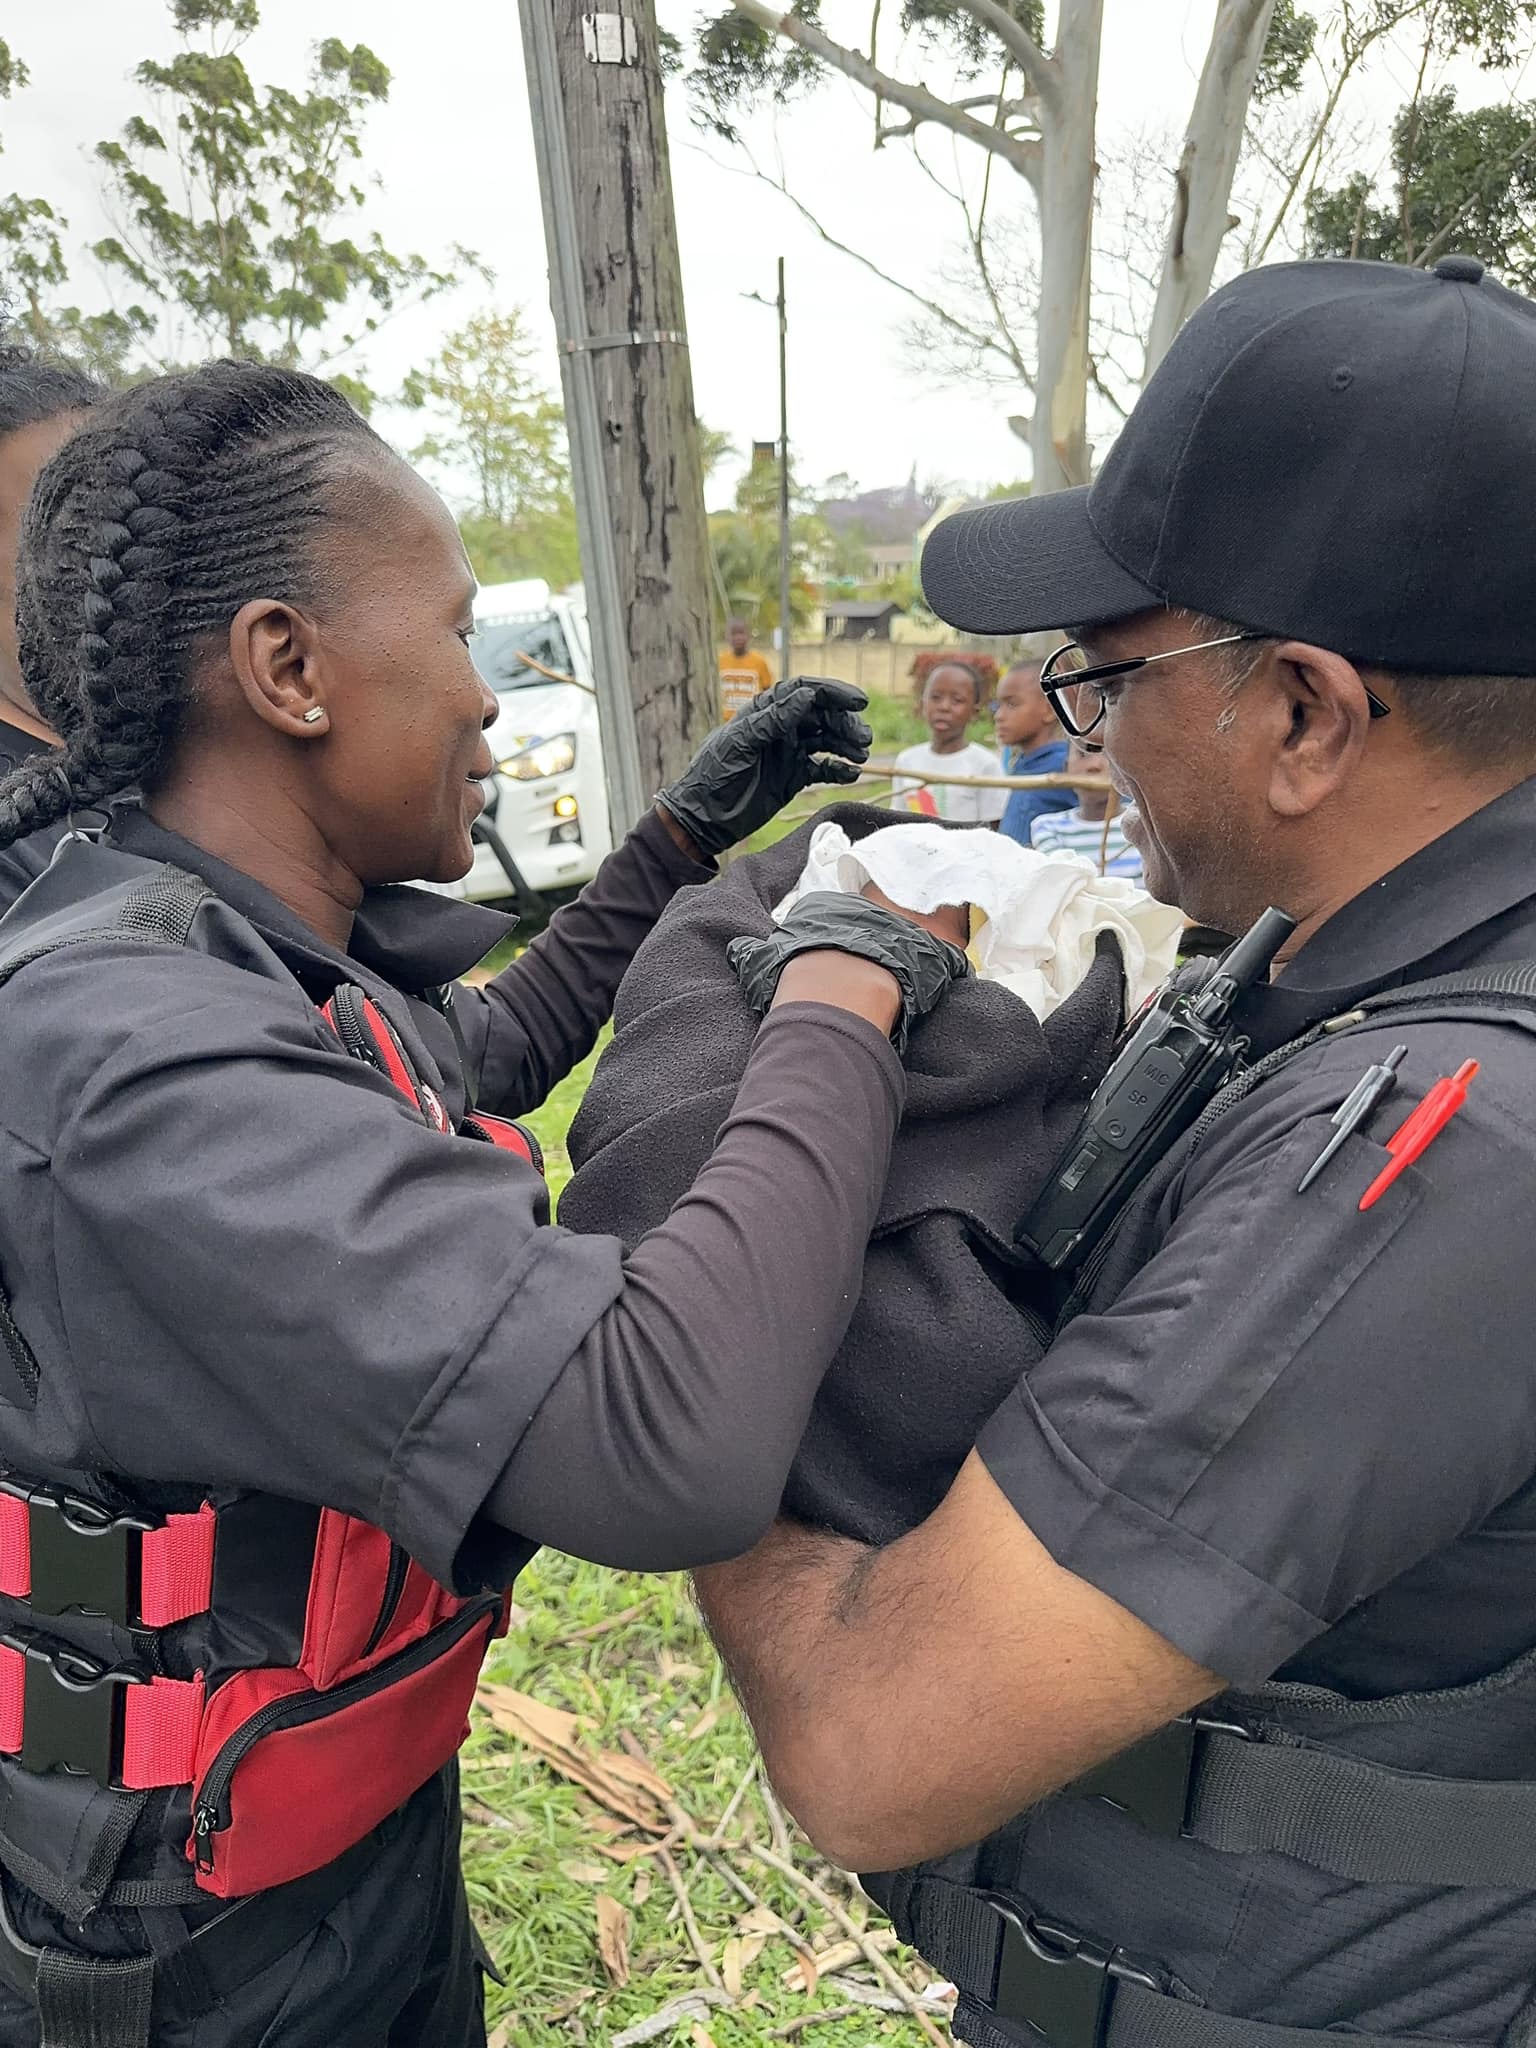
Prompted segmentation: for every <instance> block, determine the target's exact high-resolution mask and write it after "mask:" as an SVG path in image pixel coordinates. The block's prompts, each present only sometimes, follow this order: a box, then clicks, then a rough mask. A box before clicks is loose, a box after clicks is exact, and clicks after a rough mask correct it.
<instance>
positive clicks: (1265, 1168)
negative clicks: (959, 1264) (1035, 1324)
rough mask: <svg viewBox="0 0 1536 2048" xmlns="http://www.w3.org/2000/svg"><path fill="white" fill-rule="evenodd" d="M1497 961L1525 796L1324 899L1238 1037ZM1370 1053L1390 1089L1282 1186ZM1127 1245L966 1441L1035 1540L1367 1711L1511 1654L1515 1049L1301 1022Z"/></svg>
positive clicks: (1422, 1030) (1524, 1085) (1200, 1653)
mask: <svg viewBox="0 0 1536 2048" xmlns="http://www.w3.org/2000/svg"><path fill="white" fill-rule="evenodd" d="M1515 960H1536V781H1531V782H1526V783H1524V784H1522V785H1521V786H1520V787H1519V788H1517V789H1515V790H1513V791H1511V792H1510V793H1509V794H1508V795H1506V796H1504V797H1502V798H1500V799H1499V800H1498V801H1497V802H1495V803H1492V804H1490V805H1488V806H1487V808H1486V809H1484V810H1482V811H1480V812H1479V813H1477V814H1476V815H1475V816H1474V817H1472V818H1470V819H1469V820H1467V821H1466V822H1465V823H1464V824H1462V825H1460V826H1458V827H1457V828H1456V829H1455V830H1454V831H1452V832H1449V833H1447V834H1446V835H1445V836H1444V837H1442V838H1440V839H1437V840H1436V841H1434V842H1433V844H1431V845H1430V846H1428V847H1426V848H1425V849H1424V850H1423V851H1422V852H1420V853H1419V854H1417V855H1415V856H1414V858H1413V859H1411V860H1409V861H1407V862H1405V863H1404V864H1403V865H1402V866H1401V867H1399V868H1397V869H1395V870H1394V871H1393V872H1392V873H1391V874H1389V875H1387V876H1386V877H1385V878H1384V879H1383V880H1382V881H1380V882H1378V883H1376V884H1375V885H1374V886H1373V887H1372V888H1370V889H1368V890H1366V891H1365V892H1364V893H1363V894H1362V895H1360V896H1358V897H1356V898H1355V899H1354V900H1353V901H1352V902H1350V903H1349V904H1347V905H1346V906H1345V907H1344V908H1343V909H1342V910H1341V911H1339V912H1338V913H1337V914H1336V915H1335V916H1334V917H1332V918H1331V919H1330V920H1329V921H1328V923H1327V924H1326V925H1325V926H1324V927H1323V928H1322V930H1320V931H1319V932H1318V933H1317V934H1316V936H1315V937H1314V938H1313V939H1312V940H1311V941H1310V942H1309V943H1308V944H1307V945H1306V946H1305V947H1304V948H1303V950H1302V951H1301V952H1300V953H1299V954H1298V955H1297V956H1296V958H1295V960H1294V961H1293V962H1292V963H1291V964H1290V965H1289V966H1288V967H1287V968H1286V970H1285V971H1284V974H1283V977H1282V979H1280V980H1279V981H1278V982H1277V983H1276V984H1275V985H1273V986H1272V987H1270V988H1266V989H1261V990H1258V991H1255V993H1254V996H1253V998H1252V999H1251V1004H1250V1007H1249V1009H1248V1011H1247V1013H1246V1015H1245V1017H1244V1023H1245V1025H1246V1027H1247V1028H1248V1029H1249V1030H1250V1031H1251V1033H1252V1036H1253V1038H1254V1041H1255V1045H1256V1049H1257V1050H1258V1051H1263V1050H1265V1049H1267V1048H1269V1047H1271V1046H1275V1045H1280V1044H1283V1043H1285V1042H1287V1041H1289V1040H1290V1039H1291V1038H1293V1037H1295V1036H1296V1035H1297V1034H1298V1033H1299V1032H1300V1031H1302V1030H1303V1029H1305V1028H1306V1026H1307V1025H1309V1024H1310V1023H1312V1022H1314V1021H1319V1020H1321V1019H1324V1018H1328V1017H1333V1016H1336V1015H1339V1014H1341V1013H1342V1012H1344V1011H1346V1010H1347V1009H1348V1008H1349V1007H1350V1005H1351V1003H1352V1002H1354V1001H1356V1000H1357V999H1358V998H1359V997H1360V996H1362V995H1365V994H1368V993H1371V992H1373V991H1375V990H1378V989H1382V988H1387V987H1395V986H1401V985H1402V984H1404V983H1406V982H1409V981H1417V980H1421V979H1424V978H1426V977H1428V976H1430V975H1434V974H1441V973H1448V972H1451V971H1452V970H1454V969H1459V968H1463V967H1468V966H1471V965H1474V964H1480V963H1484V962H1488V961H1515ZM1399 1042H1400V1043H1406V1044H1407V1046H1408V1048H1409V1050H1408V1055H1407V1058H1406V1059H1405V1060H1404V1062H1403V1065H1402V1069H1401V1075H1400V1080H1399V1085H1398V1087H1397V1089H1396V1091H1395V1093H1394V1094H1392V1095H1391V1096H1389V1097H1388V1099H1387V1101H1386V1102H1385V1103H1384V1104H1383V1105H1382V1106H1381V1108H1380V1109H1378V1111H1377V1112H1376V1114H1375V1116H1374V1117H1373V1118H1372V1119H1371V1121H1370V1123H1369V1125H1368V1127H1367V1130H1366V1132H1365V1133H1364V1134H1363V1135H1361V1136H1357V1137H1354V1138H1352V1139H1350V1140H1349V1142H1348V1143H1347V1144H1346V1145H1345V1146H1344V1147H1343V1149H1342V1151H1341V1152H1340V1154H1339V1155H1338V1157H1337V1158H1336V1159H1335V1160H1334V1161H1333V1163H1332V1164H1331V1165H1330V1166H1329V1168H1328V1169H1327V1171H1326V1172H1325V1174H1324V1175H1323V1176H1322V1178H1321V1179H1320V1180H1318V1181H1317V1182H1315V1183H1314V1184H1313V1185H1312V1187H1310V1188H1309V1189H1308V1191H1307V1192H1306V1194H1305V1195H1298V1194H1297V1192H1296V1187H1297V1182H1298V1181H1299V1180H1300V1179H1301V1177H1302V1174H1303V1172H1304V1171H1305V1169H1306V1167H1307V1166H1308V1165H1309V1164H1310V1162H1311V1161H1312V1160H1313V1159H1314V1158H1315V1157H1316V1155H1317V1153H1318V1152H1319V1151H1320V1150H1321V1148H1322V1146H1323V1144H1324V1142H1325V1140H1326V1139H1327V1137H1328V1136H1329V1118H1330V1117H1331V1116H1332V1114H1333V1111H1334V1110H1335V1109H1336V1108H1337V1107H1338V1105H1339V1103H1340V1102H1341V1101H1342V1100H1343V1098H1344V1096H1345V1095H1346V1094H1347V1093H1348V1091H1349V1089H1350V1088H1351V1087H1352V1086H1353V1085H1354V1083H1355V1081H1357V1080H1358V1079H1359V1077H1360V1075H1361V1073H1362V1072H1363V1071H1364V1069H1365V1068H1366V1066H1367V1065H1368V1064H1369V1063H1370V1062H1371V1061H1373V1060H1377V1059H1380V1058H1381V1057H1382V1056H1383V1054H1384V1053H1385V1052H1386V1051H1387V1049H1388V1048H1389V1047H1390V1046H1391V1045H1392V1044H1394V1043H1399ZM1465 1059H1477V1060H1480V1061H1481V1062H1482V1071H1481V1073H1480V1074H1479V1076H1478V1077H1477V1079H1476V1080H1475V1081H1474V1083H1473V1084H1472V1088H1471V1092H1470V1094H1469V1096H1468V1099H1467V1103H1466V1106H1465V1107H1464V1108H1463V1109H1462V1110H1461V1112H1460V1113H1459V1114H1458V1115H1457V1116H1456V1117H1455V1118H1454V1120H1453V1121H1452V1122H1451V1124H1450V1125H1449V1126H1448V1128H1447V1129H1446V1130H1445V1131H1443V1132H1442V1133H1441V1135H1440V1136H1439V1138H1438V1139H1437V1140H1436V1141H1435V1143H1434V1144H1433V1145H1432V1146H1431V1147H1430V1149H1429V1151H1428V1152H1427V1153H1426V1154H1425V1155H1424V1156H1423V1158H1422V1159H1421V1160H1420V1161H1419V1163H1418V1164H1417V1165H1415V1166H1413V1167H1410V1168H1409V1169H1408V1171H1407V1172H1406V1173H1405V1174H1404V1175H1403V1176H1402V1178H1401V1179H1400V1180H1398V1181H1397V1183H1396V1184H1395V1185H1394V1186H1393V1187H1392V1188H1391V1189H1390V1190H1389V1191H1388V1193H1387V1194H1386V1195H1385V1196H1383V1197H1382V1198H1381V1200H1380V1201H1379V1202H1378V1203H1377V1204H1376V1206H1375V1207H1374V1208H1372V1209H1371V1210H1369V1211H1368V1212H1367V1213H1365V1214H1363V1215H1362V1214H1360V1213H1359V1210H1358V1203H1359V1199H1360V1196H1361V1195H1362V1194H1363V1192H1364V1191H1365V1189H1366V1187H1367V1186H1368V1185H1369V1184H1370V1182H1371V1180H1372V1179H1374V1177H1375V1175H1376V1174H1377V1172H1378V1171H1379V1170H1380V1169H1381V1167H1382V1166H1383V1165H1384V1164H1385V1163H1386V1161H1387V1154H1386V1152H1385V1151H1384V1149H1383V1146H1384V1143H1385V1140H1386V1139H1387V1138H1388V1137H1389V1136H1390V1135H1391V1134H1392V1132H1393V1131H1395V1130H1396V1129H1397V1127H1398V1125H1399V1124H1400V1123H1401V1122H1402V1120H1403V1119H1404V1118H1405V1117H1406V1116H1407V1114H1408V1112H1409V1110H1410V1109H1411V1108H1412V1107H1413V1106H1414V1105H1415V1104H1416V1103H1417V1102H1418V1101H1419V1100H1420V1099H1421V1098H1422V1096H1423V1095H1424V1094H1425V1092H1426V1091H1427V1090H1428V1088H1429V1087H1430V1085H1431V1083H1432V1082H1433V1081H1435V1080H1436V1079H1437V1078H1438V1077H1439V1076H1441V1075H1443V1074H1449V1073H1452V1072H1453V1071H1454V1070H1455V1069H1456V1067H1458V1066H1459V1065H1460V1064H1461V1062H1462V1061H1463V1060H1465ZM1157 1230H1158V1239H1157V1242H1156V1244H1155V1247H1154V1250H1153V1253H1152V1256H1151V1258H1150V1259H1149V1260H1148V1262H1147V1263H1146V1264H1145V1265H1144V1266H1142V1267H1141V1269H1140V1270H1139V1271H1138V1272H1137V1274H1136V1275H1135V1277H1134V1278H1133V1279H1132V1280H1131V1282H1130V1283H1129V1285H1128V1286H1126V1287H1125V1289H1124V1290H1123V1291H1122V1293H1121V1294H1120V1295H1119V1297H1118V1299H1116V1300H1115V1301H1114V1303H1113V1305H1112V1306H1111V1307H1109V1308H1108V1310H1107V1311H1104V1312H1101V1313H1097V1314H1093V1315H1084V1316H1081V1317H1079V1318H1078V1319H1077V1321H1075V1322H1073V1323H1072V1324H1070V1325H1069V1326H1068V1328H1067V1329H1066V1330H1065V1331H1064V1332H1063V1334H1062V1335H1061V1336H1060V1337H1059V1338H1058V1340H1057V1342H1056V1343H1055V1344H1054V1345H1053V1346H1052V1348H1051V1350H1050V1351H1049V1352H1048V1353H1047V1355H1046V1357H1045V1358H1044V1359H1043V1360H1042V1361H1041V1363H1040V1364H1039V1365H1038V1366H1037V1367H1036V1368H1035V1369H1034V1371H1033V1372H1032V1373H1031V1375H1030V1376H1029V1379H1028V1381H1027V1383H1023V1384H1021V1385H1020V1386H1019V1387H1018V1388H1017V1389H1016V1391H1015V1392H1014V1393H1013V1394H1012V1395H1011V1396H1010V1398H1009V1399H1008V1401H1007V1402H1006V1403H1005V1404H1004V1405H1003V1407H1002V1408H1001V1409H1000V1410H999V1411H998V1413H997V1414H996V1415H995V1416H994V1417H993V1418H992V1420H991V1422H990V1423H989V1424H988V1425H987V1428H986V1430H985V1432H984V1434H983V1436H982V1439H981V1446H980V1448H981V1453H982V1456H983V1458H984V1459H985V1461H986V1464H987V1467H988V1469H989V1471H990V1472H991V1474H992V1476H993V1478H994V1479H995V1480H996V1481H997V1483H998V1484H999V1486H1001V1487H1002V1488H1003V1490H1004V1491H1005V1492H1006V1493H1007V1494H1008V1496H1009V1498H1010V1499H1011V1500H1012V1502H1013V1503H1014V1505H1015V1506H1016V1507H1017V1508H1018V1511H1019V1513H1020V1515H1021V1516H1022V1517H1023V1518H1024V1520H1025V1521H1026V1522H1027V1523H1028V1524H1029V1526H1030V1528H1031V1529H1032V1530H1033V1531H1034V1532H1035V1534H1036V1535H1037V1536H1038V1537H1039V1538H1040V1540H1041V1541H1042V1542H1043V1543H1044V1544H1045V1545H1046V1546H1047V1548H1048V1549H1049V1550H1050V1551H1051V1553H1052V1555H1053V1556H1054V1557H1055V1558H1056V1559H1057V1560H1058V1561H1059V1562H1060V1563H1061V1564H1062V1565H1064V1566H1065V1567H1066V1568H1067V1569H1069V1570H1070V1571H1072V1572H1074V1573H1076V1574H1077V1575H1078V1576H1079V1577H1081V1578H1084V1579H1087V1580H1088V1581H1089V1582H1090V1583H1092V1584H1093V1585H1096V1586H1098V1587H1099V1588H1100V1589H1101V1590H1102V1591H1104V1592H1106V1593H1108V1594H1109V1595H1110V1596H1111V1597H1112V1598H1113V1599H1115V1600H1117V1601H1119V1602H1120V1603H1121V1604H1122V1605H1123V1606H1125V1607H1127V1608H1129V1609H1130V1610H1131V1611H1132V1612H1133V1613H1135V1614H1137V1615H1139V1616H1140V1617H1141V1619H1142V1620H1144V1621H1146V1622H1147V1623H1148V1624H1149V1625H1150V1626H1151V1627H1153V1628H1155V1629H1156V1630H1158V1632H1159V1633H1160V1634H1162V1635H1163V1636H1164V1637H1166V1638H1167V1639H1168V1640H1169V1641H1170V1642H1172V1643H1173V1644H1175V1645H1176V1646H1177V1647H1178V1648H1179V1649H1181V1650H1182V1651H1184V1652H1185V1654H1186V1655H1187V1656H1189V1657H1191V1658H1193V1659H1195V1660H1196V1661H1197V1662H1198V1663H1201V1664H1204V1665H1206V1666H1207V1667H1208V1668H1210V1669H1211V1670H1213V1671H1216V1672H1217V1673H1219V1674H1220V1675H1221V1676H1222V1677H1223V1678H1226V1679H1228V1680H1231V1681H1233V1682H1237V1683H1249V1682H1253V1681H1257V1680H1260V1679H1263V1678H1267V1677H1269V1676H1271V1675H1275V1674H1278V1675H1279V1676H1281V1677H1283V1678H1286V1679H1292V1680H1298V1681H1305V1682H1307V1683H1311V1684H1318V1685H1326V1686H1331V1687H1337V1688H1339V1689H1341V1690H1344V1691H1347V1692H1350V1693H1353V1694H1357V1695H1360V1696H1372V1697H1379V1696H1382V1695H1385V1694H1388V1693H1393V1692H1398V1691H1404V1690H1410V1689H1414V1688H1419V1687H1434V1686H1449V1685H1457V1684H1461V1683H1464V1682H1467V1681H1469V1680H1471V1679H1473V1678H1476V1677H1479V1676H1482V1675H1484V1674H1486V1673H1488V1672H1490V1671H1492V1670H1494V1669H1496V1668H1497V1667H1499V1666H1501V1665H1503V1664H1505V1663H1507V1662H1508V1661H1509V1660H1510V1659H1512V1658H1513V1657H1515V1656H1516V1655H1517V1654H1519V1653H1520V1652H1521V1651H1523V1650H1526V1649H1528V1648H1529V1647H1530V1646H1531V1644H1532V1643H1533V1642H1536V1610H1533V1607H1532V1601H1531V1586H1532V1583H1533V1578H1532V1574H1533V1571H1536V1036H1531V1035H1529V1034H1527V1033H1526V1032H1525V1031H1523V1030H1520V1029H1518V1028H1511V1027H1510V1026H1509V1025H1507V1024H1506V1025H1497V1024H1494V1023H1492V1022H1489V1021H1487V1020H1484V1019H1479V1018H1478V1017H1477V1016H1476V1015H1474V1014H1471V1013H1469V1014H1466V1015H1465V1016H1463V1017H1458V1018H1457V1019H1455V1020H1444V1021H1440V1020H1436V1021H1425V1022H1422V1023H1414V1022H1407V1021H1401V1020H1399V1021H1385V1022H1383V1023H1382V1024H1381V1025H1380V1026H1379V1027H1375V1026H1373V1027H1371V1028H1369V1029H1365V1030H1358V1031H1354V1032H1351V1033H1350V1034H1348V1035H1347V1036H1344V1037H1339V1038H1329V1039H1324V1040H1323V1041H1321V1042H1320V1043H1319V1044H1317V1045H1316V1046H1314V1047H1313V1048H1312V1049H1311V1050H1309V1051H1307V1052H1305V1053H1302V1054H1300V1055H1299V1056H1298V1057H1296V1058H1295V1059H1294V1060H1293V1061H1292V1062H1291V1063H1290V1064H1289V1065H1287V1066H1285V1067H1283V1068H1282V1069H1281V1070H1280V1071H1279V1072H1278V1073H1277V1074H1276V1075H1275V1076H1273V1077H1272V1078H1271V1079H1269V1080H1267V1081H1265V1082H1263V1083H1262V1084H1261V1085H1260V1086H1259V1087H1258V1088H1257V1089H1255V1091H1254V1092H1253V1093H1252V1095H1250V1096H1249V1097H1248V1098H1247V1099H1246V1100H1245V1101H1244V1102H1243V1103H1241V1104H1240V1105H1239V1106H1238V1107H1237V1108H1235V1109H1233V1110H1232V1111H1230V1112H1229V1113H1228V1114H1227V1115H1226V1116H1225V1117H1224V1118H1223V1119H1222V1120H1221V1121H1219V1122H1218V1123H1216V1124H1215V1125H1214V1126H1213V1128H1212V1131H1211V1134H1210V1136H1209V1137H1208V1138H1207V1139H1206V1140H1205V1142H1204V1144H1203V1145H1202V1146H1201V1147H1200V1149H1199V1150H1198V1151H1197V1152H1196V1154H1195V1156H1194V1158H1193V1159H1192V1161H1191V1162H1190V1164H1189V1166H1188V1167H1187V1168H1186V1170H1185V1171H1184V1172H1183V1174H1182V1175H1181V1176H1180V1177H1179V1178H1178V1179H1177V1180H1175V1181H1174V1183H1173V1185H1172V1186H1171V1188H1170V1190H1169V1192H1168V1195H1167V1196H1166V1198H1165V1200H1164V1202H1163V1205H1162V1208H1161V1210H1160V1212H1159V1215H1158V1219H1157Z"/></svg>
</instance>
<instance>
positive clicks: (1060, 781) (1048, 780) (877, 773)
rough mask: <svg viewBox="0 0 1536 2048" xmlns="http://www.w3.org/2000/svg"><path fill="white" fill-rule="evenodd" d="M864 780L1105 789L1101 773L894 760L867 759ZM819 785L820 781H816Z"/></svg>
mask: <svg viewBox="0 0 1536 2048" xmlns="http://www.w3.org/2000/svg"><path fill="white" fill-rule="evenodd" d="M859 780H860V781H861V782H895V781H900V782H915V783H916V784H917V785H918V786H919V787H920V788H923V789H926V788H927V787H928V785H929V784H930V783H932V784H933V785H934V786H935V787H936V788H937V787H939V786H942V787H944V788H946V789H951V788H952V789H1102V788H1103V787H1104V778H1103V776H1102V775H1097V776H1089V775H938V774H934V773H933V772H932V771H931V770H929V769H924V771H923V773H922V774H921V775H914V774H913V772H912V770H911V769H910V768H898V767H897V766H896V763H895V762H894V761H866V762H865V764H864V768H863V772H862V774H861V775H860V777H859ZM815 786H816V788H818V789H820V788H821V786H822V785H821V784H820V783H818V784H816V785H815Z"/></svg>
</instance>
